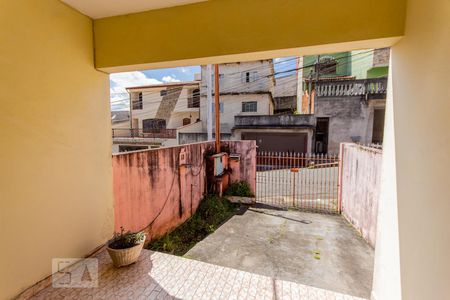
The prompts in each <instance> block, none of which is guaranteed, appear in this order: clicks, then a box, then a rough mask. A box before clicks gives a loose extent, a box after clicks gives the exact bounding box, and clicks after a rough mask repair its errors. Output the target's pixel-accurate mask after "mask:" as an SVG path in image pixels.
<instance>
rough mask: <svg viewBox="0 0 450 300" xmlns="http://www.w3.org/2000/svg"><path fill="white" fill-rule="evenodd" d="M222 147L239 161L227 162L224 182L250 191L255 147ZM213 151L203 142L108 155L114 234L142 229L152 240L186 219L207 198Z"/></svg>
mask: <svg viewBox="0 0 450 300" xmlns="http://www.w3.org/2000/svg"><path fill="white" fill-rule="evenodd" d="M222 148H223V149H222V151H225V152H228V153H230V154H238V155H239V158H240V159H239V160H232V161H231V162H230V168H231V170H230V172H229V175H228V176H229V181H237V180H246V181H247V182H248V183H249V184H250V186H251V188H252V190H253V191H255V188H256V144H255V142H254V141H224V142H222ZM213 149H214V142H204V143H196V144H188V145H183V146H177V147H170V148H161V149H154V150H147V151H136V152H129V153H123V154H117V155H113V159H112V161H113V185H114V213H115V230H116V231H119V230H120V227H121V226H123V227H124V228H125V230H131V231H138V230H143V229H145V230H146V232H147V233H148V238H149V239H151V238H154V237H157V236H161V235H163V234H165V233H166V232H168V231H170V230H171V229H173V228H175V227H176V226H178V225H179V224H181V223H183V222H184V221H185V220H187V219H188V218H189V217H190V216H191V215H192V214H193V213H194V212H195V211H196V209H197V207H198V205H199V203H200V200H201V199H202V197H203V195H204V194H205V193H206V186H207V180H206V160H205V156H206V154H207V153H211V152H212V151H213ZM227 181H228V180H227Z"/></svg>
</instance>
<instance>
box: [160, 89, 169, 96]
mask: <svg viewBox="0 0 450 300" xmlns="http://www.w3.org/2000/svg"><path fill="white" fill-rule="evenodd" d="M159 95H160V96H161V97H164V96H165V95H167V90H161V91H160V92H159Z"/></svg>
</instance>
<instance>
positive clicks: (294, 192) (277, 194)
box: [256, 167, 338, 212]
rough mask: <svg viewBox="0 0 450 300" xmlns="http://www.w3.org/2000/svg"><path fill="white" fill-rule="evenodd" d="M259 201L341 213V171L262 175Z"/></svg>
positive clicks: (258, 176) (284, 171)
mask: <svg viewBox="0 0 450 300" xmlns="http://www.w3.org/2000/svg"><path fill="white" fill-rule="evenodd" d="M256 186H257V190H256V200H257V201H258V202H260V203H265V204H269V205H274V206H282V207H297V208H305V209H312V210H318V211H330V212H334V211H336V210H337V195H338V168H337V167H331V168H318V169H307V168H302V169H298V172H292V171H291V169H282V170H272V171H258V172H257V174H256Z"/></svg>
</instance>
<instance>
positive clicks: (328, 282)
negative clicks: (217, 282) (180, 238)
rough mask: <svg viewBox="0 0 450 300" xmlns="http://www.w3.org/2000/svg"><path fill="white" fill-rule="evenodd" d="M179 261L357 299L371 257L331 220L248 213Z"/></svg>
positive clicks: (366, 282)
mask: <svg viewBox="0 0 450 300" xmlns="http://www.w3.org/2000/svg"><path fill="white" fill-rule="evenodd" d="M185 257H187V258H192V259H196V260H200V261H204V262H208V263H212V264H216V265H220V266H224V267H230V268H235V269H239V270H243V271H248V272H252V273H256V274H260V275H265V276H269V277H273V278H275V279H280V280H288V281H293V282H297V283H301V284H306V285H311V286H315V287H318V288H323V289H328V290H332V291H336V292H340V293H345V294H349V295H353V296H358V297H365V298H369V297H370V291H371V288H372V274H373V259H374V251H373V249H372V248H371V247H370V246H369V245H368V244H367V243H366V242H365V241H364V240H363V239H362V238H361V237H360V236H359V234H358V233H357V232H356V231H355V230H354V229H353V228H352V227H351V226H350V225H349V224H348V223H347V222H346V221H345V220H344V219H343V218H342V217H341V216H337V215H325V214H314V213H305V212H299V211H284V210H274V209H269V208H264V207H259V208H258V207H254V208H250V209H248V210H247V211H246V212H245V213H243V214H242V215H236V216H234V217H233V218H231V219H230V220H229V221H228V222H226V223H225V224H224V225H222V226H221V227H220V228H219V229H217V230H216V232H214V233H213V234H211V235H210V236H208V237H207V238H206V239H204V240H203V241H201V242H200V243H198V244H197V245H196V246H194V247H193V248H192V249H191V250H190V251H189V252H188V253H187V254H186V255H185Z"/></svg>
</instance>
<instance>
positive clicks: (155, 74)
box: [109, 66, 200, 110]
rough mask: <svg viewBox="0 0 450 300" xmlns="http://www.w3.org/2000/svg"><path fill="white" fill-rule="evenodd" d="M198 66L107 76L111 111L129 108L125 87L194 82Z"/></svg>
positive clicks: (198, 69) (198, 70)
mask: <svg viewBox="0 0 450 300" xmlns="http://www.w3.org/2000/svg"><path fill="white" fill-rule="evenodd" d="M195 73H200V66H191V67H180V68H170V69H157V70H146V71H135V72H124V73H114V74H111V75H110V76H109V81H110V94H111V110H127V109H128V107H129V102H128V93H127V91H126V90H125V88H126V87H131V86H141V85H150V84H160V83H168V82H179V81H190V80H194V74H195Z"/></svg>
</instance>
